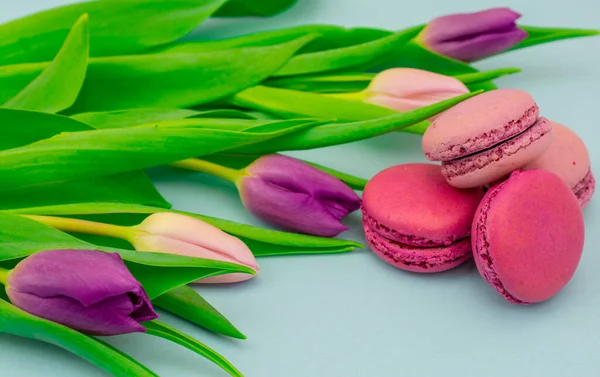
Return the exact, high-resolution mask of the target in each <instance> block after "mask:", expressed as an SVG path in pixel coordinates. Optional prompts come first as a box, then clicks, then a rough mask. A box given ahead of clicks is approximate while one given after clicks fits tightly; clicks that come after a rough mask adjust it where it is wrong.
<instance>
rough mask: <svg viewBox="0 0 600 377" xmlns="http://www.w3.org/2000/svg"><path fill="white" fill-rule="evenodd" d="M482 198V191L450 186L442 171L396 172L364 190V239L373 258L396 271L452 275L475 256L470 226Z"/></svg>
mask: <svg viewBox="0 0 600 377" xmlns="http://www.w3.org/2000/svg"><path fill="white" fill-rule="evenodd" d="M482 197H483V190H482V189H481V188H472V189H466V190H463V189H457V188H455V187H452V186H451V185H449V184H448V183H447V182H446V180H445V178H444V176H443V175H442V173H441V167H440V166H439V165H433V164H420V163H415V164H404V165H397V166H393V167H390V168H388V169H386V170H383V171H381V172H380V173H378V174H377V175H375V176H374V177H373V178H372V179H371V180H370V181H369V183H367V185H366V186H365V189H364V191H363V203H362V212H363V226H364V231H365V236H366V238H367V241H368V243H369V245H370V247H371V249H372V250H373V251H374V252H375V254H377V255H378V256H379V257H380V258H381V259H383V260H384V261H386V262H388V263H389V264H391V265H393V266H395V267H398V268H400V269H403V270H407V271H413V272H425V273H431V272H441V271H445V270H449V269H451V268H454V267H456V266H458V265H460V264H461V263H463V262H465V261H466V260H468V259H469V258H470V257H471V255H472V253H471V241H470V234H471V222H472V219H473V215H474V213H475V210H476V208H477V205H478V204H479V201H480V200H481V198H482Z"/></svg>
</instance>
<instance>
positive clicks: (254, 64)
mask: <svg viewBox="0 0 600 377" xmlns="http://www.w3.org/2000/svg"><path fill="white" fill-rule="evenodd" d="M312 39H313V37H311V36H307V37H302V38H300V39H296V40H294V41H291V42H287V43H283V44H279V45H274V46H270V47H247V48H239V49H233V50H225V51H215V52H207V53H195V54H149V55H134V56H117V57H105V58H93V59H90V64H89V66H88V70H87V75H86V78H85V81H84V83H83V87H82V88H81V92H80V93H79V96H78V97H77V100H76V101H75V104H74V105H73V106H72V107H71V108H70V109H69V110H68V112H69V113H70V114H75V113H82V112H91V111H108V110H120V109H127V108H148V107H161V108H178V107H190V106H195V105H199V104H203V103H208V102H212V101H215V100H217V99H220V98H223V97H226V96H228V95H231V94H233V93H236V92H238V91H240V90H242V89H244V88H247V87H249V86H253V85H256V84H258V83H259V82H261V81H263V80H264V79H266V78H267V77H269V76H270V75H271V74H273V73H274V72H275V71H277V70H278V69H279V68H280V67H282V66H283V65H284V64H285V63H286V62H287V61H288V60H289V59H290V58H291V57H292V56H293V55H294V54H295V53H296V51H297V50H298V49H299V48H300V47H302V46H303V45H305V44H306V43H307V42H309V41H310V40H312ZM47 65H48V64H47V63H35V64H19V65H10V66H3V67H0V101H4V100H7V99H9V98H11V97H13V96H14V95H15V94H16V93H18V92H19V91H20V90H22V88H23V87H24V86H25V85H27V84H28V83H29V82H30V81H32V80H33V79H34V78H35V77H36V76H37V75H39V73H40V72H41V71H42V70H43V69H44V68H46V66H47Z"/></svg>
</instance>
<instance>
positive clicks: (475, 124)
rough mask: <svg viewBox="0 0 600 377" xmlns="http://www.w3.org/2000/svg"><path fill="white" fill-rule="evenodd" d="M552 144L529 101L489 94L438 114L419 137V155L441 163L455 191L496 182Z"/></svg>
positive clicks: (523, 96)
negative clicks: (421, 153)
mask: <svg viewBox="0 0 600 377" xmlns="http://www.w3.org/2000/svg"><path fill="white" fill-rule="evenodd" d="M551 142H552V124H551V123H550V122H549V121H548V120H547V119H546V118H543V117H540V116H539V108H538V106H537V104H536V103H535V101H534V100H533V98H532V97H531V95H529V94H528V93H527V92H524V91H522V90H517V89H499V90H493V91H489V92H486V93H483V94H480V95H478V96H475V97H473V98H470V99H468V100H466V101H464V102H461V103H459V104H458V105H456V106H454V107H453V108H451V109H449V110H447V111H445V112H444V113H442V114H441V115H440V116H439V117H438V118H437V119H436V120H435V121H434V122H433V124H432V125H431V126H430V127H429V128H428V129H427V131H426V132H425V134H424V135H423V141H422V146H423V152H424V153H425V156H426V157H427V158H428V159H429V160H431V161H442V174H443V175H444V176H445V177H446V180H447V181H448V183H450V184H451V185H453V186H455V187H459V188H468V187H476V186H484V185H486V184H489V183H492V182H495V181H497V180H499V179H502V178H503V177H505V176H506V175H508V174H510V172H512V171H513V170H515V169H518V168H521V167H523V166H525V165H527V164H528V163H530V162H531V161H533V160H535V159H537V158H539V157H540V156H541V155H542V154H543V153H544V152H545V151H546V149H548V147H549V146H550V143H551Z"/></svg>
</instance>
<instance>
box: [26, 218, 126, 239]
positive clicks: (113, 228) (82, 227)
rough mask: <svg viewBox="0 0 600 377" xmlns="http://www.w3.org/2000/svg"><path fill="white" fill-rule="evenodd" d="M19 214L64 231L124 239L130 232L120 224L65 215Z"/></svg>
mask: <svg viewBox="0 0 600 377" xmlns="http://www.w3.org/2000/svg"><path fill="white" fill-rule="evenodd" d="M21 216H23V217H27V218H30V219H32V220H35V221H38V222H40V223H42V224H46V225H49V226H51V227H53V228H56V229H60V230H62V231H65V232H73V233H86V234H95V235H97V236H106V237H113V238H121V239H124V240H127V239H128V238H129V234H130V233H131V228H130V227H127V226H121V225H113V224H105V223H98V222H95V221H88V220H80V219H70V218H65V217H53V216H38V215H21Z"/></svg>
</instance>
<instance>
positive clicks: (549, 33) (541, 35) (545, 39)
mask: <svg viewBox="0 0 600 377" xmlns="http://www.w3.org/2000/svg"><path fill="white" fill-rule="evenodd" d="M519 28H520V29H523V30H525V31H526V32H527V33H528V34H529V36H528V37H527V38H525V39H524V40H522V41H521V42H520V43H519V44H517V45H516V46H513V47H512V48H510V49H508V51H514V50H519V49H521V48H525V47H531V46H535V45H539V44H543V43H549V42H554V41H560V40H563V39H571V38H579V37H593V36H598V35H600V30H592V29H571V28H549V27H537V26H523V25H519ZM504 52H506V51H504Z"/></svg>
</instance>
